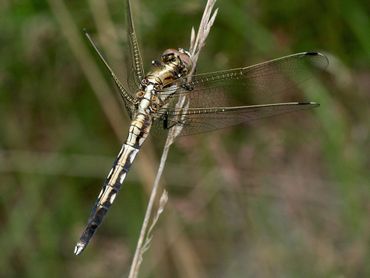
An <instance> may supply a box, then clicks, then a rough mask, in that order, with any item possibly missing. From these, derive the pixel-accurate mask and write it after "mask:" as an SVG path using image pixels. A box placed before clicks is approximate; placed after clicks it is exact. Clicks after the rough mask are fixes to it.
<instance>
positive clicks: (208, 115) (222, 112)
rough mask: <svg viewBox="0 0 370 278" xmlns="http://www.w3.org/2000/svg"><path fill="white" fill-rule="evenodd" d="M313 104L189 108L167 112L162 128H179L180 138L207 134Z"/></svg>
mask: <svg viewBox="0 0 370 278" xmlns="http://www.w3.org/2000/svg"><path fill="white" fill-rule="evenodd" d="M317 106H319V104H317V103H315V102H288V103H276V104H262V105H250V106H237V107H217V108H202V109H199V108H198V109H194V108H189V109H187V110H186V111H184V110H181V109H179V110H173V111H169V112H167V114H166V115H165V117H163V121H164V122H163V127H164V128H166V127H167V128H172V127H174V126H181V127H182V131H181V134H180V135H181V136H183V135H191V134H196V133H202V132H208V131H212V130H216V129H221V128H225V127H230V126H234V125H238V124H241V123H250V122H252V121H254V120H257V119H263V118H268V117H272V116H276V115H280V114H284V113H289V112H294V111H298V110H303V109H309V108H313V107H317Z"/></svg>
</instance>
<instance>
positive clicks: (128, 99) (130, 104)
mask: <svg viewBox="0 0 370 278" xmlns="http://www.w3.org/2000/svg"><path fill="white" fill-rule="evenodd" d="M84 32H85V36H86V37H87V39H88V40H89V42H90V44H91V45H92V47H93V48H94V50H95V52H96V53H97V54H98V56H99V58H100V60H101V61H102V62H103V64H104V66H105V67H106V69H107V70H108V71H109V72H110V74H111V76H112V77H113V80H114V83H115V84H116V85H117V87H118V89H119V93H120V95H121V97H122V100H123V102H124V105H125V107H126V110H127V112H128V114H129V116H130V118H131V116H132V113H133V111H134V109H135V108H134V101H135V100H134V97H133V96H132V95H131V94H130V93H129V92H128V90H127V89H126V88H125V87H124V86H123V85H122V83H121V81H119V79H118V77H117V75H116V74H115V73H114V71H113V69H112V68H111V67H110V66H109V64H108V62H107V61H106V60H105V58H104V56H103V54H102V53H101V52H100V50H99V49H98V47H97V46H96V44H95V43H94V41H93V40H92V38H91V37H90V35H89V34H88V33H87V31H86V30H84Z"/></svg>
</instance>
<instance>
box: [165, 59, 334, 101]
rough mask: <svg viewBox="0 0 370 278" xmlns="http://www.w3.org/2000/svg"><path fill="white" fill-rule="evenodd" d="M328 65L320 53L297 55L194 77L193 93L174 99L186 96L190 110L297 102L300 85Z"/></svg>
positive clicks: (189, 91) (175, 98) (175, 96)
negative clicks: (298, 86)
mask: <svg viewBox="0 0 370 278" xmlns="http://www.w3.org/2000/svg"><path fill="white" fill-rule="evenodd" d="M327 65H328V59H327V58H326V56H324V55H323V54H321V53H318V52H302V53H297V54H293V55H289V56H285V57H282V58H278V59H274V60H271V61H267V62H264V63H261V64H257V65H253V66H249V67H244V68H237V69H231V70H226V71H219V72H212V73H205V74H198V75H194V76H193V77H192V81H191V82H190V83H189V84H188V85H187V86H186V87H187V88H192V90H189V89H180V90H178V91H177V92H176V93H175V94H173V95H172V96H171V98H172V99H173V102H176V101H177V98H178V97H180V96H184V95H186V97H187V98H188V99H189V102H190V107H210V106H227V105H230V104H231V105H240V104H242V105H243V104H244V105H245V104H246V100H247V103H248V102H249V103H252V102H254V103H263V102H290V101H296V100H297V99H293V97H294V98H295V97H296V91H297V84H300V83H302V82H304V81H306V80H308V79H310V78H311V77H312V75H313V74H314V72H315V71H316V72H317V71H318V70H322V69H323V68H325V67H326V66H327ZM292 92H294V94H290V93H292ZM241 93H242V94H241ZM161 94H163V95H166V94H169V93H167V92H166V91H163V92H161ZM235 98H236V101H238V98H239V99H240V101H239V103H232V101H231V100H232V99H235Z"/></svg>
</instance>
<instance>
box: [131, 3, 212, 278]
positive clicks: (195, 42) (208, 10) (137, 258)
mask: <svg viewBox="0 0 370 278" xmlns="http://www.w3.org/2000/svg"><path fill="white" fill-rule="evenodd" d="M215 3H216V0H208V1H207V4H206V7H205V9H204V12H203V16H202V20H201V23H200V26H199V30H198V33H197V36H195V31H194V28H193V29H192V32H191V39H190V48H189V52H190V54H191V58H192V61H193V68H192V71H191V73H190V74H189V77H188V80H189V81H190V80H191V76H192V74H193V72H194V70H195V68H196V63H197V60H198V57H199V53H200V51H201V49H202V48H203V47H204V45H205V40H206V38H207V36H208V34H209V32H210V29H211V26H212V25H213V23H214V20H215V18H216V15H217V9H216V10H215V11H214V12H212V11H213V7H214V5H215ZM176 106H177V107H178V108H182V109H187V107H188V102H187V99H186V98H185V97H180V98H179V101H178V103H177V104H176ZM181 129H182V128H181V126H179V127H177V126H176V127H174V128H172V129H170V131H169V134H168V136H167V140H166V143H165V145H164V148H163V152H162V156H161V161H160V165H159V168H158V171H157V175H156V178H155V180H154V184H153V187H152V191H151V194H150V198H149V202H148V206H147V209H146V212H145V216H144V220H143V224H142V227H141V231H140V236H139V239H138V242H137V246H136V250H135V255H134V258H133V260H132V264H131V268H130V273H129V278H135V277H137V276H138V273H139V269H140V265H141V262H142V260H143V253H144V252H145V251H146V250H147V249H148V246H149V244H150V240H151V236H149V235H148V233H150V232H151V230H152V228H153V226H154V224H155V222H156V221H157V220H158V218H157V217H156V218H155V222H154V223H152V225H150V228H149V230H148V227H149V222H150V218H151V215H152V214H153V206H154V201H155V199H156V197H157V192H158V188H159V181H160V179H161V176H162V174H163V170H164V166H165V164H166V160H167V157H168V152H169V149H170V146H171V145H172V143H173V142H174V140H175V138H176V137H177V136H178V135H179V134H180V133H181ZM162 197H163V195H162ZM161 199H162V198H161ZM164 203H165V202H164ZM163 206H164V204H163V205H162V206H161V207H160V210H161V212H162V211H163ZM157 215H159V214H158V213H157Z"/></svg>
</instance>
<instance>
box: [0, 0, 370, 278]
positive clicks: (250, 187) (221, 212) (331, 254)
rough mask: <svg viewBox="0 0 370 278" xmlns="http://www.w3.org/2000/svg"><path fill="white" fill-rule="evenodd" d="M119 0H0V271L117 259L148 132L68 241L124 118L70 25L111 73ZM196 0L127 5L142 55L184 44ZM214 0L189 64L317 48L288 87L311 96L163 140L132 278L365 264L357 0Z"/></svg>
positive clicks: (120, 66)
mask: <svg viewBox="0 0 370 278" xmlns="http://www.w3.org/2000/svg"><path fill="white" fill-rule="evenodd" d="M123 2H124V1H123V0H120V1H108V2H107V3H105V1H98V0H89V1H64V2H63V1H58V0H49V1H36V0H33V1H9V0H3V1H1V5H0V134H1V136H0V225H1V229H0V250H1V252H0V276H1V277H51V276H52V277H103V276H104V277H123V276H124V275H125V274H127V272H128V269H129V265H130V261H131V257H132V255H133V251H134V248H135V245H136V240H137V237H138V233H139V229H140V224H141V221H142V218H143V214H144V210H145V207H146V202H147V199H148V196H147V192H148V190H149V189H150V185H151V183H152V181H153V175H154V173H155V171H156V167H157V164H158V157H156V156H155V154H154V153H153V152H152V151H151V144H150V143H149V142H148V144H147V145H146V147H144V149H143V151H142V153H141V154H140V155H139V158H138V160H137V161H136V162H135V164H134V166H133V169H132V171H131V172H130V174H129V175H128V179H127V182H126V184H125V186H124V188H123V190H122V191H121V193H120V196H119V198H117V201H116V202H115V204H114V206H113V207H112V209H111V210H110V212H109V216H108V217H107V219H106V221H105V222H104V224H103V226H102V227H101V228H100V229H99V231H98V232H97V234H96V236H95V237H94V239H93V240H92V242H91V244H90V246H89V247H88V248H87V250H86V251H85V252H84V253H83V255H82V256H80V257H75V256H74V255H73V247H74V244H75V242H76V241H77V239H78V237H79V236H80V232H81V231H82V229H83V227H84V225H85V223H86V220H87V217H88V215H89V213H90V209H91V206H92V205H93V202H94V201H95V198H96V195H97V193H98V192H99V190H100V186H101V183H102V180H103V177H104V176H105V175H106V174H107V172H108V171H109V168H110V166H111V163H112V161H113V160H114V158H115V156H116V154H117V152H118V150H119V148H120V144H121V143H122V142H123V140H124V139H125V134H126V132H127V129H128V126H127V124H128V121H127V119H126V118H125V117H124V116H123V115H124V112H123V106H122V104H121V102H120V100H119V98H118V97H117V93H116V91H115V90H114V87H113V86H112V82H111V80H110V78H109V75H108V74H107V73H106V72H105V71H104V69H103V67H102V65H101V63H100V62H99V61H98V59H97V57H96V55H95V54H94V53H93V52H92V51H91V48H90V47H89V46H88V44H87V42H86V41H85V40H84V38H83V34H82V29H83V28H87V29H88V30H90V31H91V33H92V34H93V36H94V37H95V38H96V40H97V41H98V43H99V45H100V46H101V48H102V50H103V51H104V53H105V55H106V56H107V58H108V59H109V61H110V62H111V64H112V67H113V68H114V69H115V70H116V71H117V73H118V74H119V76H120V77H122V79H123V80H125V66H124V65H125V56H124V53H125V50H126V45H125V42H126V38H125V31H124V30H125V21H124V3H123ZM132 2H134V1H132ZM204 5H205V1H199V0H189V1H179V0H166V1H149V0H141V1H135V3H133V8H134V16H135V23H136V28H137V31H138V34H139V38H140V43H141V46H142V51H143V54H144V60H145V63H146V65H149V64H150V60H151V59H153V58H154V57H157V56H158V55H159V54H160V53H161V52H162V51H163V50H164V49H166V48H168V47H187V46H188V44H189V38H190V28H191V27H192V26H194V25H195V26H197V25H198V23H199V21H200V18H201V14H202V10H203V7H204ZM216 5H217V6H218V7H219V9H220V10H219V14H218V17H217V19H216V23H215V26H214V27H213V30H212V32H211V35H210V37H209V38H208V44H207V46H206V48H205V49H204V51H203V53H202V56H201V58H200V62H199V64H198V72H204V71H209V70H218V69H226V68H231V67H237V66H244V65H249V64H253V63H257V62H261V61H264V60H267V59H270V58H275V57H279V56H283V55H288V54H291V53H295V52H300V51H305V50H319V51H324V52H325V53H327V55H328V57H329V59H330V66H329V68H328V69H327V70H326V71H325V72H324V73H323V74H322V75H320V76H316V77H315V78H313V80H312V82H310V86H305V87H303V93H304V94H305V96H306V97H307V98H308V99H309V100H312V101H318V102H320V103H321V106H320V108H318V109H315V110H314V111H309V112H302V113H299V114H298V113H297V114H294V115H289V116H283V117H277V118H274V119H269V120H264V121H259V122H258V123H256V124H254V125H252V126H248V127H242V128H234V129H229V130H225V131H221V132H214V133H211V134H204V135H199V136H193V137H188V138H183V139H181V140H179V142H178V144H177V145H176V146H175V147H173V149H172V152H171V154H170V158H169V161H168V162H167V166H166V170H165V172H166V174H165V177H164V179H163V184H165V185H166V188H167V190H168V191H169V193H170V202H169V204H168V207H167V209H166V212H165V213H164V216H163V217H162V219H161V220H160V222H159V224H157V228H156V231H155V236H154V239H153V242H152V246H151V249H150V250H149V251H148V253H147V254H146V255H145V257H144V262H143V268H142V271H141V277H276V276H278V277H369V276H370V264H369V261H370V248H369V246H370V221H369V213H370V188H369V186H370V183H369V178H370V171H369V168H370V159H369V158H370V136H369V126H370V121H369V119H370V113H369V111H370V109H369V104H370V36H369V34H370V4H369V1H365V0H352V1H349V0H340V1H308V0H304V1H292V0H282V1H271V0H262V1H256V0H250V1H245V0H244V1H241V0H232V1H231V0H228V1H222V0H220V1H218V3H217V4H216Z"/></svg>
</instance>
